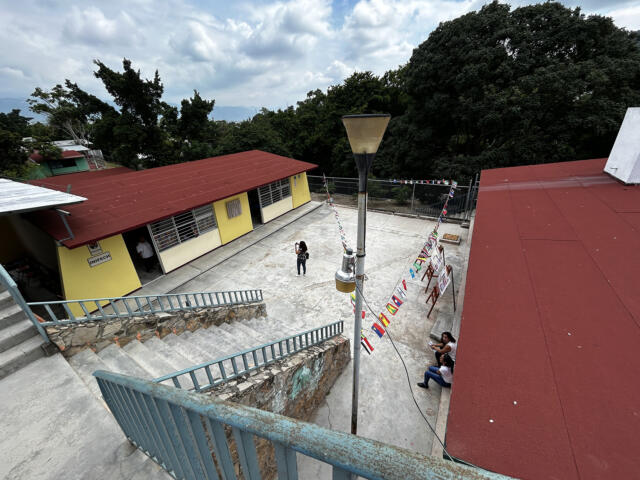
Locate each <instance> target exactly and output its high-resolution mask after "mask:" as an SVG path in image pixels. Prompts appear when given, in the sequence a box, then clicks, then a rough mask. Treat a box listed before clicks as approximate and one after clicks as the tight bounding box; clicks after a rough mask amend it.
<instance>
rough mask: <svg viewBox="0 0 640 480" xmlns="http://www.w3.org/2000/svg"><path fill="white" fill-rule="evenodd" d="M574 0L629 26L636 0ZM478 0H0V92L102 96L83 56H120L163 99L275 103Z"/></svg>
mask: <svg viewBox="0 0 640 480" xmlns="http://www.w3.org/2000/svg"><path fill="white" fill-rule="evenodd" d="M575 1H578V0H567V2H566V4H567V5H569V4H571V2H575ZM585 1H586V2H590V3H589V8H590V9H591V10H589V11H588V12H585V13H589V12H594V11H597V12H600V13H604V14H607V13H611V15H613V17H614V18H615V20H616V22H617V23H618V24H619V25H620V26H625V27H628V28H632V29H637V28H640V0H635V1H625V0H609V1H603V2H600V1H599V0H598V1H597V0H585ZM482 3H484V2H483V1H482V0H353V1H345V0H334V1H333V2H331V1H330V0H279V1H271V0H235V1H228V2H224V3H223V2H206V1H202V0H154V1H151V0H110V1H109V2H86V1H80V0H68V1H62V0H48V1H47V2H42V1H37V0H22V1H20V2H14V1H10V0H0V9H1V11H2V12H3V15H2V16H0V44H2V45H3V55H2V57H1V58H0V97H22V98H25V97H27V96H28V95H29V94H30V93H31V92H32V91H33V89H34V88H35V87H37V86H39V87H42V88H51V87H52V86H53V85H55V84H56V83H61V82H63V81H64V79H66V78H68V79H70V80H72V81H74V82H76V83H78V84H79V85H80V86H81V87H82V88H84V89H86V90H88V91H89V92H91V93H94V94H96V95H99V96H101V97H103V98H106V97H107V94H106V92H105V91H104V88H103V87H102V85H101V83H100V82H99V81H98V80H97V79H95V78H94V76H93V70H94V69H95V67H94V65H93V64H92V63H91V62H92V60H93V59H96V58H97V59H100V60H101V61H103V62H104V63H105V64H107V65H108V66H109V67H111V68H114V69H118V70H119V69H121V62H122V59H123V58H124V57H126V58H129V59H131V60H132V62H133V66H134V68H136V69H140V70H141V72H142V75H143V76H144V77H147V78H150V77H152V76H153V74H154V72H155V70H156V69H157V70H158V71H159V73H160V76H161V78H162V81H163V84H164V86H165V99H166V100H168V101H170V102H176V103H177V102H179V101H180V100H181V99H182V98H186V97H189V96H191V94H192V92H193V89H197V90H199V91H200V92H201V94H203V95H204V96H206V97H208V98H215V100H216V105H244V106H257V107H261V106H266V107H271V108H277V107H283V106H286V105H290V104H295V102H296V101H298V100H302V99H304V98H305V95H306V93H307V92H308V91H310V90H315V89H317V88H321V89H325V88H326V87H327V86H329V85H335V84H337V83H340V82H341V81H342V80H343V79H344V78H345V77H347V76H349V75H350V74H351V73H353V72H354V71H356V70H372V71H373V72H374V73H376V74H382V73H384V72H385V71H386V70H388V69H391V68H396V67H397V66H398V65H402V64H404V63H406V62H407V61H408V60H409V58H410V56H411V53H412V51H413V49H414V48H415V47H416V46H417V45H419V44H420V43H422V42H423V41H424V40H425V39H426V38H427V35H428V33H429V32H430V31H431V30H433V29H434V28H435V27H436V26H437V25H438V23H439V22H441V21H445V20H449V19H453V18H455V17H458V16H459V15H461V14H463V13H466V12H468V11H470V10H474V9H477V8H479V7H480V6H481V5H482ZM511 3H513V4H516V3H532V2H528V1H526V0H514V1H513V2H511ZM596 4H599V5H600V7H599V6H596Z"/></svg>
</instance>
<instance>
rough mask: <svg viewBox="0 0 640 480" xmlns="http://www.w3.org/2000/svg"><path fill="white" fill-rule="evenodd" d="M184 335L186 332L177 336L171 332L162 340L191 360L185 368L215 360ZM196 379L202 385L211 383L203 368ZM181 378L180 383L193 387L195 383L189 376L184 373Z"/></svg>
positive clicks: (197, 373) (185, 386)
mask: <svg viewBox="0 0 640 480" xmlns="http://www.w3.org/2000/svg"><path fill="white" fill-rule="evenodd" d="M183 336H184V334H182V335H180V336H177V335H175V334H173V333H171V334H169V335H167V336H166V337H164V338H163V339H162V341H163V342H164V343H165V344H166V345H167V346H168V347H169V348H171V349H173V350H175V351H176V352H177V353H178V354H180V355H181V356H183V357H185V358H186V359H187V360H188V361H189V365H188V366H187V367H184V368H189V367H193V366H195V365H199V364H201V363H206V362H208V361H210V360H213V358H208V357H207V355H206V354H205V352H203V351H201V350H200V348H198V347H197V346H196V345H194V344H193V343H191V342H189V341H187V340H185V339H183V338H181V337H183ZM184 368H182V369H181V370H184ZM196 379H197V380H198V383H200V385H205V384H208V383H209V380H208V378H207V375H206V373H205V372H204V371H203V370H201V371H198V372H196ZM179 380H180V384H181V385H182V386H183V387H184V388H192V387H193V384H192V383H191V381H190V380H189V379H188V378H187V376H185V375H183V376H181V377H180V378H179Z"/></svg>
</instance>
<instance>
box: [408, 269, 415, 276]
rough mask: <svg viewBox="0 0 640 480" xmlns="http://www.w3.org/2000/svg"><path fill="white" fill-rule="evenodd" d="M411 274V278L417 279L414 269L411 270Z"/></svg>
mask: <svg viewBox="0 0 640 480" xmlns="http://www.w3.org/2000/svg"><path fill="white" fill-rule="evenodd" d="M409 273H410V274H411V278H416V276H415V274H414V273H413V269H411V268H410V269H409Z"/></svg>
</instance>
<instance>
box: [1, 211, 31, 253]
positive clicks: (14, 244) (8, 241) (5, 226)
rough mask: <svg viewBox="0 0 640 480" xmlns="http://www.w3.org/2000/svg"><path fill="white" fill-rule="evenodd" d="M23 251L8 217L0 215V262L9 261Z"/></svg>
mask: <svg viewBox="0 0 640 480" xmlns="http://www.w3.org/2000/svg"><path fill="white" fill-rule="evenodd" d="M24 253H25V250H24V247H23V246H22V243H21V242H20V238H18V235H17V234H16V231H15V229H14V228H13V225H11V222H10V221H9V217H0V263H9V262H13V261H14V260H17V259H18V258H20V257H22V256H23V255H24Z"/></svg>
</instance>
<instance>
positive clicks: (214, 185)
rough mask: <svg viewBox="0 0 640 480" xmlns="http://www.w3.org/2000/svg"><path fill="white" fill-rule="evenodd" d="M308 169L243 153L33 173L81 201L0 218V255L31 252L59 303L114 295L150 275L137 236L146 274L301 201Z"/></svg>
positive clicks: (206, 249)
mask: <svg viewBox="0 0 640 480" xmlns="http://www.w3.org/2000/svg"><path fill="white" fill-rule="evenodd" d="M314 168H316V165H314V164H311V163H307V162H302V161H299V160H294V159H292V158H287V157H282V156H279V155H274V154H271V153H266V152H262V151H258V150H253V151H248V152H242V153H236V154H231V155H223V156H219V157H213V158H207V159H203V160H197V161H193V162H187V163H181V164H176V165H169V166H165V167H159V168H153V169H149V170H141V171H133V170H130V169H128V168H124V167H119V168H113V169H108V170H99V171H88V172H82V173H75V174H68V175H64V176H60V177H50V178H46V179H42V180H34V181H32V182H31V183H32V184H34V185H38V186H41V187H46V188H49V189H56V190H59V191H64V192H67V193H71V194H73V195H77V196H80V197H84V198H86V201H83V202H81V203H76V204H72V205H65V206H64V207H63V208H64V209H62V208H57V209H51V208H49V209H45V210H40V211H33V212H29V213H21V214H17V215H11V216H9V217H3V221H2V230H3V231H4V232H6V235H5V239H6V242H5V241H3V243H4V244H5V245H4V247H3V248H2V251H0V257H3V258H0V261H2V262H3V263H5V262H8V261H10V260H12V259H11V258H7V257H14V258H15V257H18V256H19V255H25V256H28V257H30V258H32V259H35V261H37V263H38V264H40V265H42V266H43V268H44V269H46V270H48V271H49V272H51V273H52V274H56V273H57V275H58V276H59V279H60V295H61V296H62V297H63V298H65V299H67V300H71V299H80V298H100V297H114V296H123V295H126V294H128V293H131V292H133V291H134V290H136V289H138V288H140V287H141V285H142V284H143V283H146V281H148V279H149V278H150V277H149V275H153V272H151V273H149V272H147V271H146V270H145V269H144V265H143V262H142V259H141V258H140V255H138V252H137V251H136V246H137V244H138V242H139V241H140V239H141V238H144V239H146V240H147V241H148V242H149V244H150V245H152V247H153V250H154V253H155V259H156V267H155V268H156V270H157V274H156V276H157V275H160V274H161V272H164V273H166V272H170V271H172V270H175V269H176V268H178V267H180V266H181V265H184V264H186V263H187V262H189V261H191V260H193V259H195V258H197V257H200V256H201V255H204V254H206V253H207V252H210V251H211V250H213V249H215V248H217V247H219V246H221V245H225V244H227V243H229V242H231V241H233V240H234V239H236V238H238V237H240V236H242V235H245V234H246V233H248V232H250V231H252V230H253V229H254V228H255V227H257V226H258V225H260V224H263V223H266V222H269V221H270V220H272V219H274V218H276V217H278V216H280V215H282V214H284V213H286V212H288V211H290V210H292V209H295V208H297V207H299V206H300V205H303V204H305V203H307V202H309V201H310V200H311V196H310V193H309V186H308V183H307V175H306V172H307V171H308V170H312V169H314ZM74 313H78V314H81V313H82V312H74Z"/></svg>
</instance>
